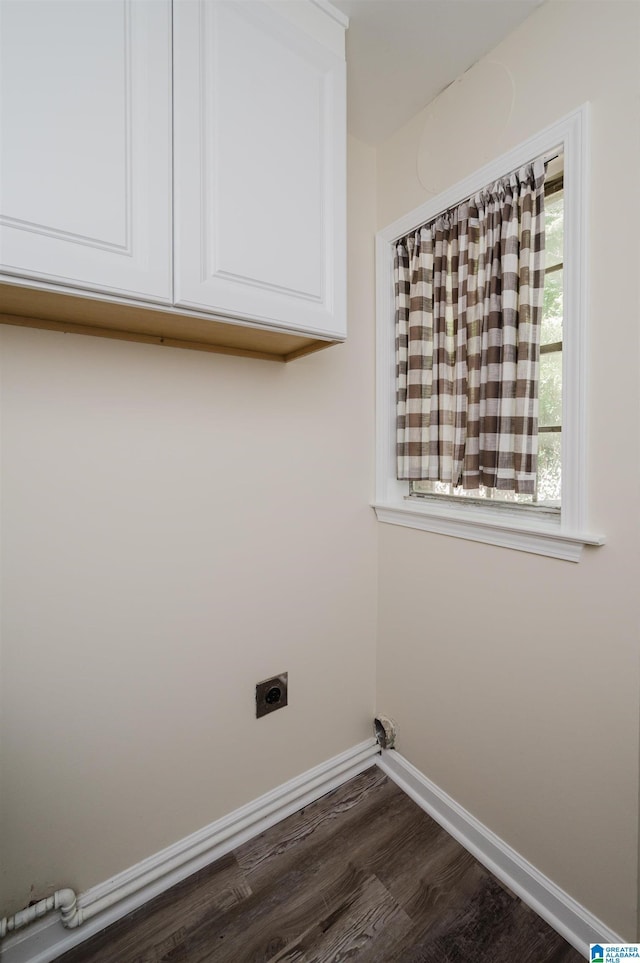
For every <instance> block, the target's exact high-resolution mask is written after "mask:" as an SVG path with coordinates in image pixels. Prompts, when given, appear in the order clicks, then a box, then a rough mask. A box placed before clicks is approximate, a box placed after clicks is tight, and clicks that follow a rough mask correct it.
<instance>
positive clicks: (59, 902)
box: [0, 743, 379, 939]
mask: <svg viewBox="0 0 640 963" xmlns="http://www.w3.org/2000/svg"><path fill="white" fill-rule="evenodd" d="M378 751H379V750H378V746H377V745H376V744H375V743H374V744H372V745H371V746H367V748H366V749H362V750H361V752H359V753H358V754H357V755H355V756H352V757H351V758H350V759H348V760H347V761H346V762H343V763H342V765H340V766H336V768H335V769H332V770H331V775H330V779H327V776H326V774H323V775H320V776H316V778H315V779H312V780H310V782H305V784H304V785H303V786H300V787H299V788H297V789H292V790H291V791H290V792H288V793H286V795H284V796H279V797H278V799H276V800H274V802H272V803H271V804H270V805H268V806H265V807H264V808H261V809H259V810H258V811H257V812H253V813H249V814H248V815H247V816H245V817H244V819H240V820H234V822H233V823H232V824H231V825H230V826H228V827H227V828H226V829H223V830H222V831H221V832H220V833H218V834H216V836H215V841H214V842H213V843H212V841H211V839H205V840H203V841H202V842H200V843H195V844H194V845H193V846H192V847H191V848H190V849H189V850H187V851H185V852H182V853H179V854H178V855H177V856H174V858H173V859H171V860H168V861H167V862H163V863H161V864H160V865H159V866H156V867H155V868H154V869H150V870H149V871H148V872H146V873H143V874H142V875H141V876H138V877H137V878H136V879H133V880H131V882H130V883H128V884H126V885H125V886H120V887H118V888H117V889H115V890H113V892H111V893H108V894H107V895H106V896H103V897H102V898H101V899H97V900H95V902H93V903H90V904H89V906H86V907H82V906H78V901H77V899H76V894H75V893H74V891H73V890H72V889H59V890H58V891H57V892H55V893H54V894H53V896H49V897H47V899H42V900H40V902H39V903H34V905H33V906H29V907H28V908H27V909H24V910H20V912H19V913H16V914H15V915H14V916H6V917H5V918H4V919H2V920H0V939H2V937H4V936H6V935H7V933H11V932H13V931H14V930H18V929H21V928H22V927H23V926H28V924H29V923H33V922H34V921H35V920H37V919H39V918H40V917H41V916H44V915H45V914H46V913H49V912H50V911H51V910H54V909H59V910H60V914H61V920H62V923H63V924H64V926H66V927H67V929H75V928H76V927H77V926H80V925H81V924H82V923H84V922H85V920H88V919H90V918H91V917H92V916H96V915H97V914H98V913H102V912H103V911H104V910H107V909H109V908H110V907H111V906H113V905H114V904H115V903H119V902H120V900H122V899H126V898H127V897H128V896H132V895H133V894H134V893H137V892H138V890H140V889H143V888H144V887H145V886H148V885H149V884H150V883H155V882H156V880H158V879H161V878H162V877H163V876H165V875H166V874H167V873H171V872H172V871H173V870H175V869H179V868H180V866H182V865H183V864H184V863H187V862H189V861H190V860H192V859H195V858H196V857H198V856H201V855H203V853H206V852H207V850H208V849H213V848H214V846H219V845H220V844H221V843H223V842H225V840H227V839H229V837H230V836H234V835H236V834H237V833H241V832H243V831H244V830H245V829H248V828H249V827H250V826H252V825H253V824H254V823H258V822H262V820H264V819H266V818H268V817H269V816H270V815H272V814H273V813H274V812H276V811H277V810H278V809H282V808H284V807H285V806H287V805H289V804H291V803H292V802H295V800H296V799H297V798H298V797H300V796H306V795H307V794H308V793H309V792H312V791H313V790H314V789H315V788H317V787H318V786H321V785H322V783H323V782H329V781H332V780H333V779H334V778H335V777H336V776H339V775H340V774H341V773H343V772H345V771H346V770H347V769H351V768H353V766H357V765H358V763H360V762H364V760H365V759H368V758H370V757H371V756H372V755H374V754H376V753H377V752H378Z"/></svg>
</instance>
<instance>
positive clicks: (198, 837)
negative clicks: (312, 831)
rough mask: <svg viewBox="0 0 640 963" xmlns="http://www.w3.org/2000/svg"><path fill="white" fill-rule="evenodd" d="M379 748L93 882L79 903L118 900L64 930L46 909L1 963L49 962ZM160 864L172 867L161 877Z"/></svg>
mask: <svg viewBox="0 0 640 963" xmlns="http://www.w3.org/2000/svg"><path fill="white" fill-rule="evenodd" d="M379 752H380V747H379V746H378V744H377V742H376V741H375V739H373V738H371V739H368V740H367V741H366V742H362V743H360V744H359V745H357V746H354V747H353V748H351V749H348V750H347V751H346V752H343V753H341V754H340V755H338V756H334V758H333V759H329V760H328V761H327V762H324V763H322V764H321V765H320V766H316V767H315V768H314V769H310V770H309V771H308V772H306V773H304V774H303V775H301V776H298V777H296V778H295V779H292V780H290V781H289V782H287V783H284V784H283V785H282V786H278V788H276V789H274V790H272V791H271V792H269V793H266V795H264V796H260V798H259V799H256V800H254V801H253V802H251V803H249V804H248V805H246V806H242V807H241V808H240V809H236V810H235V811H234V812H232V813H230V814H229V815H228V816H224V817H223V818H222V819H218V820H217V821H216V822H214V823H211V825H210V826H206V827H205V828H204V829H201V830H199V832H197V833H193V834H192V835H191V836H187V837H185V838H184V839H182V840H180V841H179V842H177V843H174V845H173V846H169V847H168V848H167V849H164V850H162V851H161V852H159V853H156V854H155V855H154V856H150V857H149V858H148V859H145V860H143V861H142V862H141V863H138V864H137V865H136V866H132V867H131V868H130V869H127V870H125V871H124V872H123V873H119V874H118V875H117V876H114V877H113V878H112V879H110V880H107V881H106V882H104V883H100V884H99V885H98V886H94V887H93V888H92V889H90V890H87V891H86V892H85V893H82V894H81V895H80V897H79V904H80V905H81V906H82V907H84V908H88V907H90V906H91V904H92V903H95V902H96V901H97V900H99V899H103V898H104V897H106V896H111V895H112V894H113V897H114V900H117V902H115V903H114V905H113V906H111V907H110V908H109V909H108V910H105V911H104V912H101V913H99V914H97V915H96V916H94V917H92V918H90V919H88V920H87V921H86V922H85V923H83V924H82V926H80V927H79V928H78V929H74V930H68V929H65V928H64V926H63V925H62V923H61V922H60V919H59V914H57V913H55V912H54V913H51V914H50V915H49V916H47V917H45V918H44V919H42V920H39V921H38V922H36V923H33V924H32V925H31V926H28V927H26V928H25V929H24V930H20V931H18V932H17V933H14V934H12V935H11V936H9V937H7V938H6V939H5V940H4V941H3V943H2V950H1V952H0V955H1V957H2V963H51V961H52V960H55V959H56V958H57V957H58V956H60V955H61V954H62V953H66V952H67V951H68V950H70V949H71V948H72V947H74V946H77V945H78V944H79V943H82V942H83V941H84V940H86V939H88V938H89V937H90V936H94V935H95V934H96V933H98V932H100V930H102V929H104V928H105V926H110V925H111V924H112V923H115V921H116V920H119V919H121V918H122V917H123V916H126V915H127V913H130V912H132V910H134V909H137V908H138V907H139V906H142V905H143V904H144V903H146V902H148V901H149V900H151V899H153V898H154V897H156V896H159V895H160V893H163V892H165V890H167V889H169V888H170V887H171V886H175V884H176V883H179V882H180V881H181V880H183V879H186V877H187V876H190V875H191V874H192V873H195V872H196V871H197V870H199V869H202V868H203V867H205V866H208V865H209V864H210V863H212V862H214V861H215V860H216V859H220V857H221V856H224V855H226V854H227V853H230V852H231V851H232V850H233V849H236V848H237V847H238V846H241V845H242V844H243V843H245V842H247V840H249V839H252V838H254V837H255V836H258V835H259V834H260V833H261V832H264V830H265V829H268V828H269V827H270V826H274V825H275V824H276V823H278V822H280V821H281V820H282V819H285V818H286V817H287V816H290V815H292V813H295V812H298V810H300V809H303V808H304V807H305V806H308V805H309V803H312V802H314V800H316V799H320V797H321V796H324V795H325V794H326V793H328V792H331V790H332V789H336V788H337V787H338V786H341V785H342V784H343V783H344V782H346V781H347V780H348V779H351V778H352V777H353V776H356V775H358V773H361V772H364V770H365V769H368V768H369V767H370V766H373V765H374V764H375V761H376V757H377V755H378V753H379ZM203 844H207V845H206V848H205V852H202V849H203ZM196 847H197V848H198V851H199V855H198V856H196V857H195V858H194V857H193V855H192V851H193V850H194V848H196ZM190 854H191V855H190ZM176 861H178V862H179V866H178V868H175V864H176ZM163 865H166V866H167V867H173V868H171V869H170V870H169V869H168V871H167V872H166V873H165V874H164V875H161V873H162V866H163ZM150 872H151V873H153V874H154V875H155V876H157V877H159V878H157V879H156V880H155V882H152V883H147V884H144V883H143V877H144V876H146V875H147V874H148V873H150ZM136 879H140V881H141V886H140V889H137V890H136V892H135V893H134V894H133V895H131V896H127V897H125V898H122V899H119V900H118V896H117V894H118V891H119V890H125V887H127V888H128V887H129V886H130V885H131V883H132V882H134V881H135V880H136Z"/></svg>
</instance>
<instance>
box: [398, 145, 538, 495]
mask: <svg viewBox="0 0 640 963" xmlns="http://www.w3.org/2000/svg"><path fill="white" fill-rule="evenodd" d="M394 275H395V301H396V390H397V474H398V478H399V479H414V480H421V481H441V482H450V483H451V484H452V485H454V486H457V485H462V487H463V488H465V489H476V488H478V487H479V486H480V485H483V486H485V487H487V488H497V489H500V490H502V491H513V492H518V493H521V494H533V493H534V492H535V484H536V465H537V456H538V368H539V356H540V323H541V317H542V295H543V286H544V163H543V162H542V160H541V159H540V160H537V161H535V162H534V163H533V164H528V165H527V166H526V167H523V168H522V169H521V170H519V171H517V172H516V173H514V174H511V175H509V176H508V177H505V178H502V179H501V180H499V181H496V182H495V183H494V184H492V185H490V186H488V187H487V188H485V189H484V190H483V191H481V192H480V193H478V194H476V195H475V196H474V197H473V198H471V199H469V200H467V201H464V202H463V203H461V204H459V205H458V206H457V207H454V208H451V209H450V210H448V211H446V212H445V213H443V214H442V215H440V216H439V217H437V218H436V219H435V220H434V221H431V222H430V223H428V224H425V225H423V226H422V227H420V228H418V229H417V230H416V231H415V232H413V233H412V234H410V235H407V237H404V238H402V239H401V240H399V241H397V242H396V253H395V261H394Z"/></svg>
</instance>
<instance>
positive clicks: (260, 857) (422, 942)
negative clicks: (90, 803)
mask: <svg viewBox="0 0 640 963" xmlns="http://www.w3.org/2000/svg"><path fill="white" fill-rule="evenodd" d="M347 960H348V961H352V960H353V961H358V963H580V961H581V960H582V957H581V956H580V954H579V953H577V952H576V951H575V950H574V949H573V948H572V947H571V946H569V944H568V943H566V942H565V941H564V940H563V939H562V938H561V937H560V936H558V934H557V933H555V932H554V931H553V930H552V929H550V927H548V926H547V925H546V923H544V922H543V921H542V920H541V919H540V918H539V917H537V916H536V915H535V913H533V912H532V911H531V910H530V909H528V908H527V907H526V906H525V905H524V904H523V903H522V902H521V900H519V899H518V898H517V897H516V896H514V895H513V893H511V892H509V891H508V890H507V889H506V888H505V887H504V886H502V885H501V884H500V883H499V882H498V881H497V880H496V879H495V878H494V877H492V876H491V875H490V874H489V873H488V872H487V871H486V870H485V869H484V868H483V867H482V866H481V865H480V863H478V862H477V860H475V859H474V858H473V857H472V856H471V855H469V853H467V852H466V851H465V850H464V849H463V848H462V847H461V846H460V845H459V844H458V843H457V842H456V841H455V840H454V839H452V838H451V837H450V836H449V835H447V833H445V831H444V830H443V829H441V828H440V826H438V824H437V823H435V822H434V821H433V820H432V819H431V818H430V817H429V816H427V815H426V813H424V812H422V810H421V809H420V808H419V807H418V806H417V805H416V804H415V803H414V802H413V801H412V800H411V799H409V797H408V796H406V795H405V794H404V793H403V792H402V791H401V790H400V789H398V787H397V786H396V785H395V784H394V783H393V782H391V780H389V779H388V778H387V777H386V776H385V775H384V774H383V773H382V772H381V771H380V770H379V769H378V768H377V767H375V768H372V769H369V770H368V771H367V772H365V773H363V774H362V775H361V776H357V777H356V778H355V779H352V780H351V781H350V782H348V783H346V784H345V785H344V786H341V787H340V788H339V789H337V790H335V791H334V792H332V793H330V794H329V795H327V796H325V797H324V798H323V799H320V800H318V802H315V803H313V804H312V805H310V806H308V807H307V808H306V809H303V810H301V811H300V812H299V813H296V814H295V815H293V816H290V817H289V818H288V819H286V820H284V821H283V822H281V823H279V824H278V825H277V826H274V827H273V828H272V829H269V830H267V832H265V833H263V834H262V835H261V836H259V837H257V838H256V839H253V840H250V841H249V842H248V843H246V844H245V845H244V846H241V847H239V848H238V849H236V850H235V851H234V852H233V853H231V854H229V855H228V856H226V857H224V858H223V859H221V860H219V861H218V862H217V863H215V864H213V865H212V866H210V867H208V868H207V869H205V870H202V871H201V872H199V873H196V874H195V875H194V876H192V877H190V878H189V879H188V880H185V881H184V882H182V883H180V884H178V885H177V886H175V887H173V889H172V890H170V891H168V892H167V893H164V894H163V895H162V896H159V897H158V898H157V899H155V900H153V901H152V902H151V903H148V904H147V905H146V906H145V907H142V908H141V909H140V910H137V911H136V912H134V913H132V914H130V916H128V917H126V918H125V919H123V920H120V921H119V922H118V923H116V924H114V925H113V926H111V927H110V928H109V929H108V930H105V931H104V932H103V933H100V934H98V935H97V936H95V937H92V938H91V939H89V940H87V941H86V942H85V943H83V944H82V945H80V946H78V947H76V948H75V949H73V950H71V951H70V952H68V953H65V954H64V955H63V956H61V957H59V963H210V961H211V963H338V961H347Z"/></svg>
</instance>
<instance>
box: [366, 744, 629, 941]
mask: <svg viewBox="0 0 640 963" xmlns="http://www.w3.org/2000/svg"><path fill="white" fill-rule="evenodd" d="M378 766H379V767H380V768H381V769H382V770H383V772H385V773H386V774H387V775H388V776H389V778H390V779H393V781H394V782H395V783H396V784H397V785H398V786H399V788H400V789H402V790H404V792H406V794H407V795H408V796H410V797H411V798H412V799H413V800H414V802H416V803H417V804H418V805H419V806H420V807H421V809H424V811H425V812H427V813H428V814H429V815H430V816H431V817H432V818H433V819H435V821H436V822H437V823H439V824H440V825H441V826H442V827H443V829H445V830H446V831H447V832H448V833H449V834H450V835H451V836H453V837H454V838H455V839H457V840H458V842H459V843H461V845H462V846H464V848H465V849H466V850H468V851H469V852H470V853H472V854H473V855H474V856H475V857H476V859H477V860H478V861H479V862H480V863H482V865H483V866H485V867H486V868H487V869H488V870H489V872H490V873H492V874H493V875H494V876H495V877H497V879H499V880H500V881H501V882H503V883H504V884H505V885H506V886H508V887H509V889H510V890H512V891H513V892H514V893H515V894H516V895H517V896H519V897H520V899H521V900H522V901H523V903H526V904H527V906H530V907H531V909H532V910H534V912H536V913H537V914H538V916H540V917H541V918H542V919H543V920H545V922H547V923H548V924H549V926H551V927H552V928H553V929H554V930H555V931H556V932H557V933H559V934H560V936H562V937H563V938H564V939H565V940H567V942H568V943H571V945H572V946H573V947H575V949H576V950H577V951H578V953H581V954H582V955H583V956H584V957H586V958H588V957H589V943H624V942H625V941H624V940H623V939H622V937H620V936H618V935H616V934H615V933H614V932H613V931H612V930H610V929H609V927H608V926H605V924H604V923H602V922H601V921H600V920H599V919H596V917H595V916H593V915H592V914H591V913H589V912H588V910H586V909H585V908H584V906H581V905H580V904H579V903H577V902H576V901H575V900H574V899H573V898H572V897H571V896H569V894H568V893H565V892H564V890H561V889H560V887H558V886H556V884H555V883H553V882H552V881H551V880H550V879H547V877H546V876H543V874H542V873H540V872H539V871H538V870H537V869H536V868H535V866H532V865H531V863H529V862H527V860H526V859H523V857H522V856H520V854H519V853H517V852H516V851H515V849H512V848H511V846H509V845H508V844H507V843H505V842H504V840H502V839H500V837H499V836H496V835H495V833H492V832H491V830H490V829H487V827H486V826H484V825H483V824H482V823H481V822H479V821H478V820H477V819H476V818H475V816H472V815H471V813H468V812H467V811H466V809H463V808H462V806H459V805H458V803H457V802H456V801H455V800H454V799H452V798H451V796H448V795H447V794H446V793H445V792H443V791H442V789H440V788H439V787H438V786H436V784H435V783H433V782H431V780H430V779H427V777H426V776H425V775H423V774H422V773H421V772H420V771H419V770H418V769H416V768H415V766H413V765H411V763H410V762H408V761H407V760H406V759H405V758H404V757H403V756H401V755H400V754H399V753H398V752H396V751H395V750H393V749H391V750H383V751H382V754H381V756H380V757H379V759H378Z"/></svg>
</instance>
